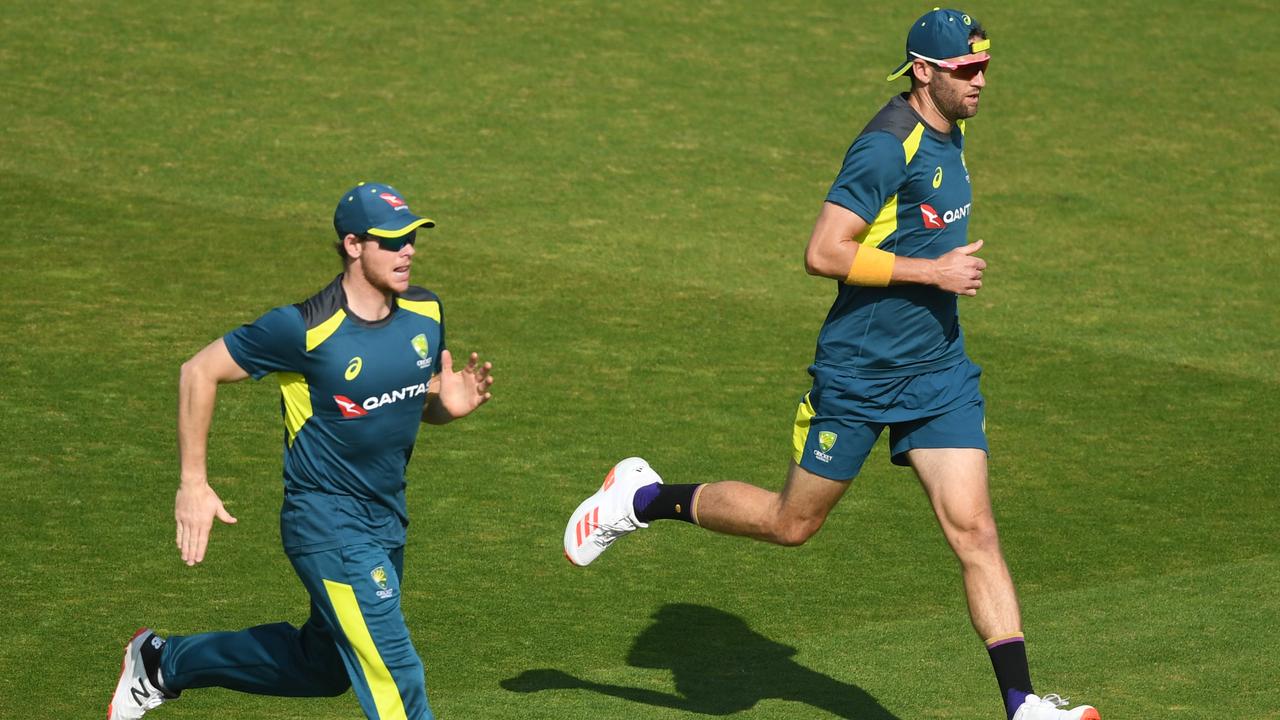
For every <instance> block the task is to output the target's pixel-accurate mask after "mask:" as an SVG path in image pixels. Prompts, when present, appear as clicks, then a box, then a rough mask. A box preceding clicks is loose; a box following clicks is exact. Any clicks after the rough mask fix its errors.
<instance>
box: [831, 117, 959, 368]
mask: <svg viewBox="0 0 1280 720" xmlns="http://www.w3.org/2000/svg"><path fill="white" fill-rule="evenodd" d="M906 98H907V95H906V94H905V93H904V94H903V95H899V96H897V97H895V98H893V99H892V100H890V101H889V103H888V104H887V105H885V106H884V108H883V109H881V110H880V112H879V113H877V114H876V116H875V117H874V118H872V120H871V122H870V123H868V124H867V126H866V128H864V129H863V130H862V133H861V134H859V135H858V137H857V139H855V140H854V141H853V144H852V145H851V146H850V147H849V151H848V153H846V155H845V159H844V166H843V167H841V169H840V174H839V175H838V176H837V177H836V180H835V182H834V183H833V184H832V186H831V191H830V192H829V193H828V194H827V201H828V202H831V203H835V204H836V205H839V206H841V207H843V208H846V209H848V210H850V211H852V212H854V213H856V214H857V215H858V216H859V217H861V218H862V219H863V220H866V221H867V223H868V227H867V229H866V230H865V231H864V232H863V233H862V234H861V235H860V236H859V237H858V238H857V241H858V242H860V243H862V244H863V245H864V246H868V247H877V248H879V249H881V250H885V251H887V252H891V253H893V254H895V255H903V256H906V257H918V258H937V257H940V256H942V255H944V254H946V253H947V252H949V251H951V250H954V249H955V248H958V247H960V246H962V245H965V244H967V237H968V227H969V211H970V208H971V204H972V201H973V193H972V190H971V189H970V186H969V172H968V170H966V169H965V166H964V121H960V123H958V124H957V126H956V127H954V128H953V129H952V131H951V132H950V133H949V134H947V133H941V132H938V131H937V130H934V129H933V128H931V127H929V125H928V123H926V122H925V121H924V120H923V119H922V118H921V117H920V115H919V114H917V113H916V111H915V110H914V109H912V107H911V105H909V104H908V103H907V100H906ZM963 358H964V334H963V333H962V332H961V330H960V320H959V316H958V310H957V305H956V296H955V295H953V294H951V293H947V292H944V291H942V290H939V289H938V288H935V287H927V286H924V285H893V286H890V287H885V288H875V287H857V286H854V285H846V284H844V283H840V285H839V291H838V294H837V295H836V299H835V302H834V303H833V304H832V306H831V311H830V312H829V313H828V314H827V319H826V322H825V323H824V324H823V326H822V331H821V332H820V333H819V335H818V349H817V353H816V355H815V359H814V362H815V363H817V364H822V365H830V366H837V367H840V368H842V369H844V370H845V371H846V372H848V373H850V374H852V375H854V376H858V377H868V378H876V377H902V376H907V375H918V374H921V373H925V372H930V371H933V370H940V369H943V368H946V367H950V366H952V365H955V364H956V363H958V362H960V361H961V360H962V359H963Z"/></svg>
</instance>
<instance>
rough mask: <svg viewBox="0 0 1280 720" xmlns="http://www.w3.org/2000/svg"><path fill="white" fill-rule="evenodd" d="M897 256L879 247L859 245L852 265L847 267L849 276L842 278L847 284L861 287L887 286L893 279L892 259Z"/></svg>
mask: <svg viewBox="0 0 1280 720" xmlns="http://www.w3.org/2000/svg"><path fill="white" fill-rule="evenodd" d="M896 259H897V256H896V255H894V254H893V253H890V252H885V251H884V250H881V249H879V248H873V247H867V246H866V245H859V246H858V252H857V254H855V255H854V256H853V265H852V266H850V267H849V276H848V277H846V278H845V279H844V281H845V284H847V285H861V286H863V287H889V281H890V280H892V279H893V261H894V260H896Z"/></svg>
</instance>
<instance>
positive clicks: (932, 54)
mask: <svg viewBox="0 0 1280 720" xmlns="http://www.w3.org/2000/svg"><path fill="white" fill-rule="evenodd" d="M975 30H978V31H980V30H982V24H981V23H979V22H978V21H977V20H976V19H974V18H972V17H969V15H967V14H966V13H965V12H964V11H963V10H940V9H938V8H934V9H933V10H932V11H930V12H927V13H925V14H924V15H921V16H920V18H919V19H918V20H916V21H915V24H913V25H912V26H911V30H910V31H908V32H907V59H906V60H904V61H903V62H902V64H901V65H899V66H898V69H896V70H894V71H893V72H892V73H890V74H889V77H888V78H886V79H887V80H896V79H898V78H900V77H902V76H903V75H905V74H906V72H907V69H908V68H910V67H911V63H912V61H913V60H915V59H916V58H919V59H921V60H927V61H928V62H931V63H933V64H935V65H941V66H943V67H945V68H949V69H951V70H954V69H955V68H957V67H959V66H961V65H969V64H972V63H976V62H983V61H985V60H989V59H990V58H991V56H990V55H988V54H987V52H986V51H987V49H988V48H990V47H991V41H990V40H986V39H977V40H974V41H973V42H972V43H970V42H969V36H970V35H971V34H972V33H973V32H974V31H975ZM961 57H963V58H964V59H963V60H958V61H957V60H951V61H950V62H947V60H948V59H949V58H961Z"/></svg>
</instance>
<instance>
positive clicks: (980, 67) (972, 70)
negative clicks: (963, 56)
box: [937, 60, 991, 80]
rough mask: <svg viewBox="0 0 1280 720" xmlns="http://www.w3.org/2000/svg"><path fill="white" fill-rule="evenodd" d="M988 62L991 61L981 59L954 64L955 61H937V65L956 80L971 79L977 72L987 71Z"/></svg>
mask: <svg viewBox="0 0 1280 720" xmlns="http://www.w3.org/2000/svg"><path fill="white" fill-rule="evenodd" d="M990 62H991V61H990V60H981V61H979V62H976V63H969V64H967V65H956V64H955V63H937V67H940V68H942V69H944V70H946V71H947V72H949V73H951V77H953V78H955V79H957V80H972V79H974V78H975V77H977V76H978V73H985V72H986V71H987V64H988V63H990Z"/></svg>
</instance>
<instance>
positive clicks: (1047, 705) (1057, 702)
mask: <svg viewBox="0 0 1280 720" xmlns="http://www.w3.org/2000/svg"><path fill="white" fill-rule="evenodd" d="M1066 705H1067V699H1066V698H1064V697H1059V696H1057V695H1045V696H1044V697H1038V696H1036V695H1028V696H1027V699H1026V700H1023V701H1022V705H1020V706H1019V707H1018V711H1017V712H1015V713H1014V714H1013V720H1101V716H1100V715H1098V711H1097V710H1094V709H1093V706H1092V705H1080V706H1079V707H1073V708H1071V709H1070V710H1061V709H1059V708H1063V707H1066Z"/></svg>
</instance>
